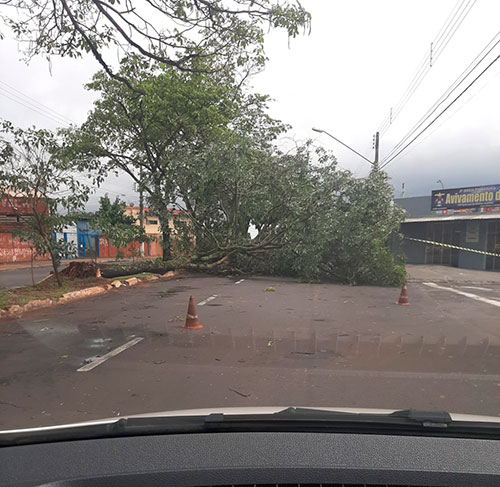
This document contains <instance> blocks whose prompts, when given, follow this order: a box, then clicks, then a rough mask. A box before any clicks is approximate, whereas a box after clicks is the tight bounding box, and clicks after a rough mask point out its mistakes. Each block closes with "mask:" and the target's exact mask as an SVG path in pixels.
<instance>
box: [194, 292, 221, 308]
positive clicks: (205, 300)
mask: <svg viewBox="0 0 500 487" xmlns="http://www.w3.org/2000/svg"><path fill="white" fill-rule="evenodd" d="M216 297H217V294H214V295H213V296H210V297H209V298H207V299H204V300H203V301H200V302H199V303H198V306H204V305H205V304H207V303H209V302H210V301H213V300H214V299H215V298H216Z"/></svg>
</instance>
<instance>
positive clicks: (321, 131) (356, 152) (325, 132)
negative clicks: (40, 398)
mask: <svg viewBox="0 0 500 487" xmlns="http://www.w3.org/2000/svg"><path fill="white" fill-rule="evenodd" d="M312 129H313V130H314V132H318V133H320V134H326V135H328V137H331V138H332V139H333V140H335V141H337V142H338V143H339V144H342V145H343V146H344V147H347V148H348V149H349V150H350V151H352V152H354V153H355V154H356V155H357V156H359V157H361V158H362V159H364V160H365V161H366V162H368V163H369V164H371V165H372V166H374V165H376V164H378V132H377V134H376V146H375V161H370V159H368V158H367V157H365V156H364V155H363V154H360V153H359V152H358V151H357V150H355V149H353V148H352V147H349V146H348V145H347V144H345V143H344V142H342V141H341V140H339V139H337V137H334V136H333V135H332V134H330V133H328V132H327V131H326V130H323V129H318V128H315V127H313V128H312Z"/></svg>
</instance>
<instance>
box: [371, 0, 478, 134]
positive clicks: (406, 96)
mask: <svg viewBox="0 0 500 487" xmlns="http://www.w3.org/2000/svg"><path fill="white" fill-rule="evenodd" d="M466 2H467V3H466ZM475 3H476V0H458V2H457V3H456V4H455V6H454V7H453V9H452V11H451V12H450V14H449V15H448V17H447V19H446V20H445V22H444V24H443V25H442V26H441V29H440V30H439V32H438V34H437V35H436V38H435V39H434V41H433V42H432V43H431V46H432V49H433V54H434V56H433V62H434V63H435V62H436V61H437V59H438V58H439V56H440V55H441V54H442V52H443V51H444V49H445V48H446V46H447V45H448V43H449V42H450V41H451V39H452V38H453V36H454V35H455V33H456V32H457V30H458V28H459V27H460V26H461V25H462V23H463V21H464V20H465V18H466V17H467V15H468V14H469V12H470V11H471V9H472V7H473V6H474V4H475ZM429 61H430V56H429V54H428V53H426V54H425V56H424V57H423V59H422V61H421V62H420V64H419V65H418V68H417V71H416V73H415V75H414V76H413V78H412V80H411V81H410V84H409V85H408V87H407V89H406V90H405V91H404V93H403V95H402V96H401V98H400V99H399V101H398V102H397V103H396V105H394V107H393V108H391V111H390V114H389V115H388V116H387V117H386V118H385V119H384V121H383V122H382V124H381V125H380V128H379V132H380V133H381V134H384V133H385V132H387V130H388V129H389V128H390V126H391V125H392V123H393V121H394V120H395V119H396V118H397V117H398V115H399V114H400V113H401V111H402V110H403V108H404V107H405V106H406V105H407V103H408V102H409V101H410V99H411V97H412V96H413V94H414V93H415V92H416V90H417V89H418V87H419V86H420V84H421V83H422V81H423V80H424V79H425V77H426V75H427V74H428V72H429V71H430V69H431V67H432V66H431V63H430V62H429Z"/></svg>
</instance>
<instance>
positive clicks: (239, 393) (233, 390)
mask: <svg viewBox="0 0 500 487" xmlns="http://www.w3.org/2000/svg"><path fill="white" fill-rule="evenodd" d="M228 389H229V390H230V391H231V392H234V393H235V394H238V396H241V397H250V394H245V393H243V392H240V391H237V390H236V389H231V388H230V387H229V388H228Z"/></svg>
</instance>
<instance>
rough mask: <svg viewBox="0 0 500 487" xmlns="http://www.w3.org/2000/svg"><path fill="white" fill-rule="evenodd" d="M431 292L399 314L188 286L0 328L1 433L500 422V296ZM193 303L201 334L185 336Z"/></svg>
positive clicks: (205, 282) (308, 295)
mask: <svg viewBox="0 0 500 487" xmlns="http://www.w3.org/2000/svg"><path fill="white" fill-rule="evenodd" d="M439 285H440V286H441V287H440V288H435V287H431V286H429V285H427V284H425V283H423V282H419V283H410V285H409V289H408V293H409V299H410V306H407V307H403V306H397V305H396V304H395V302H396V301H397V298H398V295H399V290H397V289H393V288H378V287H349V286H340V285H333V284H304V283H297V282H294V281H292V280H284V279H276V278H269V279H267V278H252V279H245V280H243V281H239V280H238V279H230V278H219V277H205V276H200V275H195V276H185V277H183V278H180V279H173V280H163V281H156V282H153V283H149V284H141V285H139V286H137V287H133V288H127V289H117V290H113V291H111V292H110V293H109V294H106V295H103V296H98V297H95V298H90V299H86V300H84V301H79V302H75V303H71V304H67V305H63V306H59V307H56V308H52V309H50V310H47V309H46V310H39V311H34V312H32V313H29V314H26V315H24V316H23V317H21V318H18V319H16V320H10V321H3V322H0V428H2V429H5V428H15V427H30V426H38V425H50V424H61V423H67V422H75V421H81V420H90V419H96V418H105V417H114V416H118V415H126V414H136V413H144V412H153V411H162V410H171V409H185V408H201V407H213V408H217V407H228V406H290V405H295V406H331V407H370V408H389V409H399V408H402V409H403V408H420V409H440V410H442V409H446V410H449V411H452V412H461V413H474V414H488V415H495V416H497V415H499V414H500V401H499V400H500V326H499V325H500V322H499V316H500V310H499V307H498V306H497V305H495V304H494V303H499V304H500V286H498V285H496V284H491V285H488V286H485V287H481V286H474V288H472V289H471V287H470V286H465V287H464V286H463V285H457V286H452V285H449V284H446V285H445V284H443V283H440V284H439ZM270 287H272V288H273V289H274V291H272V290H267V291H266V289H267V288H270ZM450 288H451V289H455V292H453V291H450V290H449V289H450ZM457 291H458V292H459V293H466V294H465V295H464V294H457ZM190 295H194V297H195V302H197V303H202V304H201V305H198V307H197V311H198V314H199V317H200V318H199V319H200V322H201V323H202V324H203V325H204V328H203V329H200V330H186V329H183V328H182V324H183V322H184V319H185V314H186V308H187V302H188V298H189V296H190ZM472 296H476V297H472ZM478 297H479V298H483V300H482V301H481V300H478ZM207 298H213V299H211V300H207ZM119 347H121V348H119ZM125 347H129V348H126V349H124V348H125ZM110 352H120V353H117V354H116V355H113V356H111V357H110V358H109V359H107V360H105V361H103V362H102V363H100V360H99V358H101V360H102V358H106V357H107V356H105V355H106V354H109V353H110ZM103 356H105V357H103ZM96 359H98V360H97V362H96ZM89 363H90V364H92V365H95V364H96V363H99V365H97V366H95V368H93V369H91V370H88V371H81V372H78V369H79V368H81V367H82V366H85V364H89Z"/></svg>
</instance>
